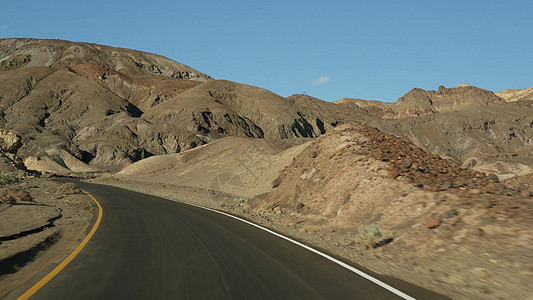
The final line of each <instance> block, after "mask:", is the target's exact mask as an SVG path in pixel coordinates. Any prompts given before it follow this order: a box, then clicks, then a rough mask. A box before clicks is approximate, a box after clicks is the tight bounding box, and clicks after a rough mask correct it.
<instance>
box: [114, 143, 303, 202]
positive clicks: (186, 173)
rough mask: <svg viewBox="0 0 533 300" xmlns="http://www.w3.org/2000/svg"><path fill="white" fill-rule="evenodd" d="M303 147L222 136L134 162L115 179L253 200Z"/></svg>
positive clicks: (269, 187)
mask: <svg viewBox="0 0 533 300" xmlns="http://www.w3.org/2000/svg"><path fill="white" fill-rule="evenodd" d="M306 145H307V144H303V145H297V146H294V147H291V148H288V149H287V147H288V146H289V145H287V144H286V143H283V142H280V141H278V142H274V141H268V140H265V139H252V138H246V137H225V138H222V139H219V140H217V141H214V142H211V143H209V144H207V145H203V146H200V147H197V148H194V149H191V150H188V151H184V152H181V153H177V154H168V155H158V156H154V157H150V158H147V159H143V160H141V161H138V162H136V163H134V164H132V165H130V166H128V167H126V168H124V169H123V170H122V171H120V172H118V173H117V174H116V175H115V178H118V179H126V180H133V181H140V182H143V181H144V182H157V183H166V184H174V185H182V186H189V187H197V188H202V189H210V190H217V191H222V192H225V193H230V194H233V195H236V196H244V197H253V196H257V195H260V194H263V193H266V192H269V191H270V190H271V189H272V181H273V180H274V179H275V178H276V177H278V174H279V172H280V171H281V170H282V169H283V168H285V167H286V166H288V165H289V164H290V163H291V161H292V159H293V157H294V156H296V155H297V154H298V153H299V152H300V151H301V150H302V149H303V148H305V147H306Z"/></svg>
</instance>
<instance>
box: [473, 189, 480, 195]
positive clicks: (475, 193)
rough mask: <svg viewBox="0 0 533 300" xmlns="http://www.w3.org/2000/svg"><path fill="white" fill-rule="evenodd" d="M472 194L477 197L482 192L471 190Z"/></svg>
mask: <svg viewBox="0 0 533 300" xmlns="http://www.w3.org/2000/svg"><path fill="white" fill-rule="evenodd" d="M470 193H471V194H474V195H477V194H480V193H481V191H480V190H478V189H473V190H470Z"/></svg>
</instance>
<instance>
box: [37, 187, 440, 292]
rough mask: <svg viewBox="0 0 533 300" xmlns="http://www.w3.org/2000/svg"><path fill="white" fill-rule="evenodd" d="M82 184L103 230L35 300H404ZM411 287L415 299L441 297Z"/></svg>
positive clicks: (302, 253)
mask: <svg viewBox="0 0 533 300" xmlns="http://www.w3.org/2000/svg"><path fill="white" fill-rule="evenodd" d="M79 184H80V186H81V187H82V188H83V189H85V190H86V191H88V192H89V193H91V194H92V195H93V196H94V197H95V198H96V199H97V200H98V201H99V202H100V203H101V205H102V207H103V211H104V215H103V219H102V223H101V224H100V227H99V228H98V230H97V231H96V234H95V235H94V236H93V238H92V239H91V240H90V242H89V243H88V244H87V245H86V247H85V248H84V249H83V250H82V252H81V253H80V254H79V255H78V256H77V257H76V258H75V259H74V260H73V261H72V262H71V263H70V264H69V265H68V266H67V267H66V268H65V269H64V270H63V271H61V272H60V273H59V274H58V275H57V276H56V277H54V278H53V279H52V280H51V281H50V282H49V283H47V284H46V285H45V286H44V287H43V288H41V289H40V290H39V291H38V292H37V293H36V294H35V295H34V296H33V297H32V299H397V298H398V296H396V295H394V294H392V293H391V292H389V291H387V290H385V289H383V288H381V287H379V286H377V285H376V284H374V283H372V282H370V281H368V280H366V279H363V278H361V277H359V276H358V275H356V274H354V273H353V272H351V271H349V270H347V269H345V268H342V267H340V266H338V265H337V264H334V263H332V262H330V261H328V260H327V259H324V258H323V257H320V256H318V255H316V254H314V253H311V252H310V251H308V250H306V249H303V248H301V247H298V246H296V245H294V244H292V243H290V242H288V241H285V240H283V239H280V238H278V237H276V236H274V235H272V234H269V233H267V232H265V231H263V230H260V229H258V228H255V227H253V226H250V225H247V224H245V223H243V222H240V221H238V220H235V219H232V218H229V217H227V216H224V215H220V214H217V213H214V212H211V211H208V210H204V209H201V208H197V207H193V206H189V205H185V204H182V203H178V202H174V201H169V200H165V199H162V198H158V197H154V196H149V195H145V194H140V193H135V192H131V191H127V190H123V189H119V188H115V187H109V186H101V185H94V184H88V183H79ZM400 285H402V284H400ZM403 287H405V288H406V289H407V290H409V292H412V293H414V294H415V295H413V294H411V295H413V296H415V297H421V298H432V299H435V298H438V295H435V294H432V293H431V292H429V291H425V290H422V289H419V288H417V287H413V286H409V285H406V284H403ZM400 288H402V287H400ZM404 291H405V290H404ZM406 292H407V291H406ZM417 294H418V295H417Z"/></svg>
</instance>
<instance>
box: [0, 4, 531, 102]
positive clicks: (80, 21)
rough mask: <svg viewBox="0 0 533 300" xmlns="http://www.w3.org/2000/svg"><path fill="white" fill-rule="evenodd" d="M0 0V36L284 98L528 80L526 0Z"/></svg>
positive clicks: (492, 86)
mask: <svg viewBox="0 0 533 300" xmlns="http://www.w3.org/2000/svg"><path fill="white" fill-rule="evenodd" d="M2 2H3V3H2V18H1V19H0V37H32V38H57V39H66V40H72V41H83V42H92V43H98V44H105V45H111V46H117V47H124V48H132V49H137V50H142V51H146V52H152V53H157V54H161V55H164V56H166V57H169V58H171V59H174V60H176V61H179V62H181V63H184V64H186V65H189V66H191V67H193V68H195V69H197V70H199V71H201V72H204V73H206V74H209V75H211V76H213V77H215V78H217V79H228V80H232V81H236V82H241V83H246V84H251V85H255V86H259V87H262V88H266V89H269V90H271V91H273V92H275V93H278V94H280V95H282V96H289V95H291V94H296V93H306V94H308V95H311V96H314V97H317V98H320V99H323V100H328V101H334V100H338V99H341V98H343V97H351V98H363V99H377V100H383V101H395V100H396V99H397V98H399V97H401V96H402V95H404V94H405V93H406V92H408V91H409V90H410V89H412V88H414V87H419V88H423V89H433V90H435V89H437V88H438V86H439V85H444V86H446V87H453V86H456V85H459V84H461V83H463V82H466V83H469V84H473V85H476V86H479V87H482V88H485V89H489V90H493V91H500V90H504V89H507V88H527V87H533V18H532V17H531V12H532V11H533V1H515V0H507V1H503V0H501V1H493V0H484V1H469V0H463V1H455V0H451V1H450V0H449V1H428V0H425V1H419V0H403V1H376V0H374V1H335V0H330V1H291V0H285V1H277V0H271V1H261V2H257V1H200V0H197V1H190V0H189V1H158V0H154V1H137V0H130V1H122V0H120V1H113V0H108V1H99V0H97V1H73V0H70V1H62V0H61V1H53V0H51V1H41V0H26V1H7V0H2Z"/></svg>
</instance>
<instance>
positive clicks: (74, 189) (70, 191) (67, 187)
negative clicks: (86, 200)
mask: <svg viewBox="0 0 533 300" xmlns="http://www.w3.org/2000/svg"><path fill="white" fill-rule="evenodd" d="M57 193H58V194H61V195H74V194H81V193H82V192H81V190H80V188H79V187H78V185H76V184H75V183H71V182H69V183H65V184H63V185H61V187H60V188H59V190H58V191H57Z"/></svg>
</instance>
